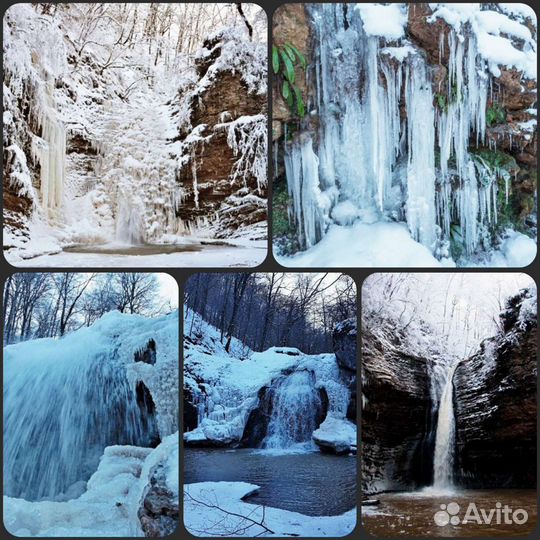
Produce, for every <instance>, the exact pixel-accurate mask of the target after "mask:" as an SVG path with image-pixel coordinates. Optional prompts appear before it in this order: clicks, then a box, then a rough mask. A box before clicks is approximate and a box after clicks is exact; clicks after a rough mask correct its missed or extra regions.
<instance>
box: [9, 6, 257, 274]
mask: <svg viewBox="0 0 540 540" xmlns="http://www.w3.org/2000/svg"><path fill="white" fill-rule="evenodd" d="M3 25H4V26H3V28H4V50H3V53H4V56H3V58H4V64H3V65H4V131H3V140H4V148H3V151H4V169H3V173H4V184H3V186H4V246H5V253H6V256H7V257H8V259H9V260H10V261H11V262H12V263H13V264H15V265H18V266H24V265H28V264H31V265H33V266H54V265H56V266H63V267H66V266H74V265H78V266H96V265H98V264H101V263H103V262H105V263H106V264H107V265H109V266H132V265H134V264H135V265H136V266H149V265H150V264H152V265H155V264H157V263H159V264H161V265H166V266H167V265H168V266H170V265H171V264H176V265H179V264H181V265H184V266H193V265H203V266H213V265H215V264H216V261H217V260H219V261H220V263H221V262H222V261H225V263H224V265H228V264H239V265H250V264H252V263H253V262H254V261H255V262H257V263H258V262H260V260H262V259H263V258H264V247H265V244H264V239H265V238H266V223H265V220H266V163H267V157H266V126H267V120H266V44H265V41H266V15H265V13H264V11H263V10H262V9H261V8H259V7H257V6H255V5H253V4H240V3H237V4H211V3H210V4H163V3H146V4H144V3H143V4H129V3H109V4H106V3H105V4H99V3H98V4H96V3H89V4H78V3H59V4H55V3H41V4H18V5H16V6H12V7H11V8H10V9H9V10H8V11H7V12H6V16H5V17H4V22H3Z"/></svg>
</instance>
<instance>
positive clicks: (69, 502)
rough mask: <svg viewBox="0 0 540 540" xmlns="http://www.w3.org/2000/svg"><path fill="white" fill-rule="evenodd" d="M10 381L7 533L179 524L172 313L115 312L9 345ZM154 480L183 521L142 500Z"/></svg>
mask: <svg viewBox="0 0 540 540" xmlns="http://www.w3.org/2000/svg"><path fill="white" fill-rule="evenodd" d="M4 381H5V385H4V494H5V497H4V516H5V517H4V523H5V525H6V527H7V529H8V530H9V531H10V532H11V533H12V534H15V535H17V536H26V535H29V536H47V535H54V536H78V535H83V536H96V535H98V536H101V535H103V536H133V535H135V536H144V535H145V533H146V532H147V531H148V530H155V529H156V528H157V529H159V528H161V529H162V533H165V532H166V531H167V530H171V528H172V529H174V528H175V526H176V523H177V519H178V518H177V515H178V514H177V512H178V507H177V505H178V433H177V432H178V384H177V381H178V313H177V312H173V313H171V314H170V315H167V316H163V317H159V318H155V319H151V318H147V317H143V316H140V315H127V314H121V313H119V312H109V313H107V314H106V315H104V316H103V317H101V319H99V320H98V321H97V322H96V323H95V324H94V325H92V326H90V327H87V328H82V329H80V330H77V331H74V332H72V333H70V334H67V335H66V336H64V337H62V338H60V339H49V338H46V339H37V340H30V341H26V342H22V343H19V344H15V345H9V346H7V347H5V349H4ZM29 395H30V396H31V398H29V397H28V396H29ZM156 483H158V484H160V485H161V486H162V490H163V493H168V495H167V496H166V497H165V498H166V499H167V500H169V501H174V500H175V499H176V519H174V515H175V514H174V505H173V507H172V509H170V511H169V512H163V513H162V517H160V516H159V515H149V514H148V512H147V510H146V509H143V502H144V500H145V499H147V498H149V497H151V498H154V499H155V497H156V494H155V493H154V492H153V488H152V486H153V485H154V484H156ZM154 504H158V503H157V501H155V503H154ZM171 504H172V503H171ZM144 508H146V507H144ZM163 516H165V517H163ZM164 520H168V521H164Z"/></svg>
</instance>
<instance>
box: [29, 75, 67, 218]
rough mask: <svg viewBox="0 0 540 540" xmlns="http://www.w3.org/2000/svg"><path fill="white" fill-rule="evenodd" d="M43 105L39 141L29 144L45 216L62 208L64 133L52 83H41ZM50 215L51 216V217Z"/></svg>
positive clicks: (64, 158) (51, 81) (40, 114)
mask: <svg viewBox="0 0 540 540" xmlns="http://www.w3.org/2000/svg"><path fill="white" fill-rule="evenodd" d="M43 95H44V103H43V104H42V106H41V109H40V111H39V114H38V122H39V127H40V128H41V138H35V139H34V141H33V153H34V160H35V161H38V162H39V165H40V169H41V172H40V191H41V201H42V206H43V210H44V211H45V213H46V215H47V216H48V217H54V211H55V210H56V209H58V208H60V207H61V206H62V199H63V192H64V176H65V160H66V131H65V129H64V124H63V123H62V121H61V120H59V119H58V113H57V112H56V109H55V105H54V81H53V80H49V81H47V82H46V84H45V92H44V93H43ZM51 214H52V215H51Z"/></svg>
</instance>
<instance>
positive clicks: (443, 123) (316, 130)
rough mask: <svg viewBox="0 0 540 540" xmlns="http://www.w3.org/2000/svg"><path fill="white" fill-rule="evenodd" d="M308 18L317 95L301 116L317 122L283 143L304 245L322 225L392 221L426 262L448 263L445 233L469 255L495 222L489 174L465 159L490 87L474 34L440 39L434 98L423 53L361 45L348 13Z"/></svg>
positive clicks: (331, 9)
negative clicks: (442, 77) (442, 76)
mask: <svg viewBox="0 0 540 540" xmlns="http://www.w3.org/2000/svg"><path fill="white" fill-rule="evenodd" d="M403 9H406V8H405V7H404V8H403ZM309 12H310V16H311V20H312V28H313V35H314V45H313V49H312V50H313V52H314V55H315V56H314V61H313V68H312V69H311V70H310V71H309V72H308V79H310V80H309V81H308V82H309V83H311V81H313V85H314V87H315V88H316V93H315V95H314V96H313V97H312V98H311V100H310V103H308V107H307V109H308V110H309V111H313V112H316V113H317V116H318V118H317V121H316V122H312V121H311V118H310V116H311V115H310V116H308V117H307V118H306V119H304V120H303V122H302V124H301V125H300V134H299V135H297V136H294V135H293V137H292V141H287V137H286V142H285V143H284V146H285V168H286V176H287V183H288V188H289V193H290V195H291V197H292V199H293V211H294V219H295V221H296V225H297V229H298V230H299V232H300V242H301V243H302V244H303V247H304V248H309V247H310V246H312V245H313V244H314V243H316V242H318V241H319V240H320V239H321V238H322V236H324V234H325V232H326V231H327V229H328V226H329V225H330V224H332V223H337V224H339V225H347V224H350V223H352V221H355V220H360V221H363V222H366V223H372V222H373V221H376V220H381V221H384V220H398V221H404V222H406V223H407V226H408V228H409V231H410V234H411V236H412V237H413V238H414V239H415V240H417V241H418V242H420V243H421V244H423V245H425V246H426V247H428V248H429V249H430V251H431V252H432V253H434V254H435V255H436V256H440V257H445V256H448V248H449V244H450V239H451V235H453V234H454V235H459V237H460V238H462V239H463V246H464V251H465V253H466V254H467V255H471V254H472V253H473V252H474V251H475V250H477V249H478V247H480V246H481V244H482V242H483V241H484V240H485V238H487V235H486V229H488V228H489V226H491V225H492V224H494V223H496V221H497V208H496V200H497V189H498V187H497V180H498V178H499V174H500V171H496V170H492V169H491V168H490V167H489V166H488V165H487V164H486V163H485V162H484V161H483V160H482V159H481V158H480V157H479V156H477V155H476V154H475V153H474V151H471V150H470V140H471V138H472V140H473V144H475V143H474V141H476V144H478V145H480V144H483V143H484V142H485V130H486V104H487V96H488V91H489V86H490V82H489V76H488V69H487V66H486V63H485V61H484V60H483V59H482V57H481V56H480V55H479V53H478V50H477V43H476V37H475V35H474V33H472V32H470V33H464V35H463V36H458V35H457V34H456V32H455V30H453V29H451V30H450V31H449V33H448V34H447V35H446V36H445V35H442V36H441V44H440V50H441V54H445V55H446V56H447V57H448V76H447V81H445V83H444V88H438V87H437V86H436V85H435V84H434V83H433V77H434V75H433V69H432V67H431V66H430V65H428V63H427V61H426V58H425V55H423V54H422V53H421V51H419V50H417V49H416V48H415V47H414V46H413V45H412V44H411V43H410V42H408V41H407V40H406V39H405V38H403V39H402V40H401V43H400V44H399V45H400V46H398V47H386V46H385V43H384V39H383V38H379V37H376V36H372V35H368V34H367V33H366V32H365V31H364V24H363V21H362V16H361V11H360V10H359V9H357V8H355V7H353V6H352V5H349V4H310V6H309ZM311 78H312V79H311ZM439 84H440V83H439ZM312 141H316V144H315V147H314V146H313V145H314V142H312ZM343 203H346V204H343ZM344 213H345V214H346V215H344Z"/></svg>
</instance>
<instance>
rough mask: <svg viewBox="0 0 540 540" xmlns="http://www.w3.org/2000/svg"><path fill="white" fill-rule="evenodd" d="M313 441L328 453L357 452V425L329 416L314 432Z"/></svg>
mask: <svg viewBox="0 0 540 540" xmlns="http://www.w3.org/2000/svg"><path fill="white" fill-rule="evenodd" d="M313 440H314V441H315V443H316V444H317V445H318V446H319V447H320V448H321V449H322V450H323V451H326V452H333V453H335V454H349V453H350V452H356V424H353V423H352V422H350V421H349V420H346V419H344V418H334V417H332V416H328V417H327V418H326V420H325V421H324V422H323V423H322V424H321V425H320V426H319V428H318V429H316V430H315V431H314V432H313Z"/></svg>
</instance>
